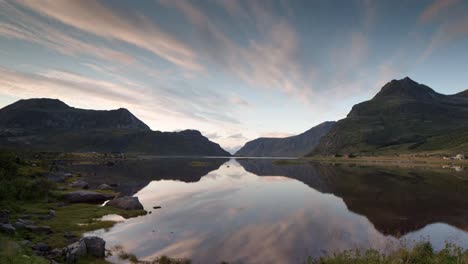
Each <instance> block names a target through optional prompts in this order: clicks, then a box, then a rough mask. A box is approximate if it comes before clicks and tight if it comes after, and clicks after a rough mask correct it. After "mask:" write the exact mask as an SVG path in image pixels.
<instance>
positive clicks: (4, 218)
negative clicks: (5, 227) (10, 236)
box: [0, 210, 10, 224]
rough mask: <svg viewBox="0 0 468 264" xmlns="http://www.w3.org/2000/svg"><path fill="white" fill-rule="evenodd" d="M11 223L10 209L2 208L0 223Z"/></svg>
mask: <svg viewBox="0 0 468 264" xmlns="http://www.w3.org/2000/svg"><path fill="white" fill-rule="evenodd" d="M8 223H10V211H8V210H0V224H8Z"/></svg>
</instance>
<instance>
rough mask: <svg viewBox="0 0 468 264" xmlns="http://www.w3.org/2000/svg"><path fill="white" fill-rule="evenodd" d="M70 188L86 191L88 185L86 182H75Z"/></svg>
mask: <svg viewBox="0 0 468 264" xmlns="http://www.w3.org/2000/svg"><path fill="white" fill-rule="evenodd" d="M70 187H72V188H78V189H88V188H89V185H88V183H87V182H84V181H76V182H73V183H72V184H70Z"/></svg>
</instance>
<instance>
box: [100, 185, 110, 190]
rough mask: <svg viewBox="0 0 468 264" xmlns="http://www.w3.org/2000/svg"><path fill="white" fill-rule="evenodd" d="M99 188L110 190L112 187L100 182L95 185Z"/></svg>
mask: <svg viewBox="0 0 468 264" xmlns="http://www.w3.org/2000/svg"><path fill="white" fill-rule="evenodd" d="M97 188H98V189H99V190H112V187H111V186H110V185H107V184H101V185H99V186H98V187H97Z"/></svg>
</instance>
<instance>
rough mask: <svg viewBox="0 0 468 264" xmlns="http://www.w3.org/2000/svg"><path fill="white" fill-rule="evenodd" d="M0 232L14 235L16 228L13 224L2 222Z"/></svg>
mask: <svg viewBox="0 0 468 264" xmlns="http://www.w3.org/2000/svg"><path fill="white" fill-rule="evenodd" d="M0 232H2V233H6V234H10V235H13V234H15V233H16V229H15V228H14V227H13V226H12V225H11V224H0Z"/></svg>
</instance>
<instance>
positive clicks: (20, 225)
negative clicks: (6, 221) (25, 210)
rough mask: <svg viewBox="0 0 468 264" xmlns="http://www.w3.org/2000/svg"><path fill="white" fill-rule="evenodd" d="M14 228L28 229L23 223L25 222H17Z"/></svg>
mask: <svg viewBox="0 0 468 264" xmlns="http://www.w3.org/2000/svg"><path fill="white" fill-rule="evenodd" d="M13 226H14V227H15V228H16V229H26V224H25V223H23V222H20V221H16V222H15V223H14V224H13Z"/></svg>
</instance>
